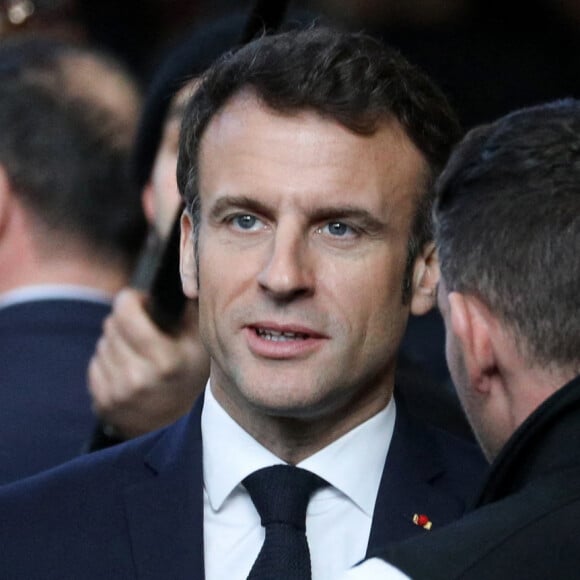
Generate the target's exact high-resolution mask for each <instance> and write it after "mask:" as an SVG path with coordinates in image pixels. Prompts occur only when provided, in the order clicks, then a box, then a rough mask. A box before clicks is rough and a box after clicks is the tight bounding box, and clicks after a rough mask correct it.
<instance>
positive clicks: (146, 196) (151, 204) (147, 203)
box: [141, 180, 155, 226]
mask: <svg viewBox="0 0 580 580" xmlns="http://www.w3.org/2000/svg"><path fill="white" fill-rule="evenodd" d="M141 205H142V206H143V213H144V214H145V218H146V219H147V222H148V223H149V225H150V226H153V225H154V224H155V192H154V191H153V182H152V181H151V180H149V181H148V182H147V184H146V185H145V187H144V188H143V191H142V192H141Z"/></svg>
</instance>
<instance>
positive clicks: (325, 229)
mask: <svg viewBox="0 0 580 580" xmlns="http://www.w3.org/2000/svg"><path fill="white" fill-rule="evenodd" d="M318 232H319V233H321V234H328V235H329V236H332V237H335V238H352V237H354V236H355V235H356V231H355V230H354V228H352V227H351V226H349V225H348V224H345V223H343V222H329V223H327V224H325V225H323V226H321V227H320V228H318Z"/></svg>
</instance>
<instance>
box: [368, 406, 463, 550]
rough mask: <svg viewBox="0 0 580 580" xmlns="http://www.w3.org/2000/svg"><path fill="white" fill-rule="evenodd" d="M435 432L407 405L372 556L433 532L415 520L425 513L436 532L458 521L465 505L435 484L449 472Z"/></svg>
mask: <svg viewBox="0 0 580 580" xmlns="http://www.w3.org/2000/svg"><path fill="white" fill-rule="evenodd" d="M439 453H440V452H439V450H438V445H437V443H436V441H434V439H433V433H432V432H431V431H427V430H426V429H425V427H423V425H422V424H421V423H419V422H417V421H415V420H413V419H412V418H411V417H410V416H409V415H408V414H407V412H406V411H405V409H404V407H403V405H398V406H397V418H396V421H395V429H394V432H393V438H392V440H391V445H390V447H389V453H388V455H387V460H386V462H385V468H384V470H383V475H382V478H381V484H380V486H379V493H378V495H377V502H376V504H375V510H374V513H373V521H372V526H371V533H370V538H369V544H368V547H367V554H370V553H371V552H373V551H375V550H376V549H377V548H381V547H385V546H387V545H388V544H390V543H393V542H398V541H401V540H403V539H405V538H408V537H410V536H414V535H417V534H424V533H428V531H427V530H424V529H422V528H421V527H420V526H418V525H417V524H415V523H414V522H413V516H414V515H415V514H425V515H427V516H428V518H429V519H430V521H431V522H432V524H433V529H436V528H438V527H440V526H442V525H444V524H445V523H448V522H449V521H451V520H453V519H455V518H457V517H459V516H460V515H461V514H462V513H463V509H464V506H463V503H462V502H461V501H459V500H458V499H457V498H456V497H454V496H452V495H451V494H449V493H447V492H446V491H444V490H440V489H438V488H437V487H436V486H435V485H434V481H435V480H436V479H437V478H438V477H439V476H440V475H441V474H442V473H443V472H444V466H443V463H442V461H441V459H440V454H439Z"/></svg>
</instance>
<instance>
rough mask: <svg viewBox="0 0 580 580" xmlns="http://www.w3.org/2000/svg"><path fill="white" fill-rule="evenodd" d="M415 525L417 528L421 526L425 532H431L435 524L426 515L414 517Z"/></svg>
mask: <svg viewBox="0 0 580 580" xmlns="http://www.w3.org/2000/svg"><path fill="white" fill-rule="evenodd" d="M413 523H414V524H415V525H416V526H421V527H422V528H423V529H425V530H430V529H431V526H432V525H433V522H432V521H431V520H430V519H429V518H428V517H427V516H426V515H425V514H415V515H414V516H413Z"/></svg>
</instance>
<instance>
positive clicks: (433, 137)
mask: <svg viewBox="0 0 580 580" xmlns="http://www.w3.org/2000/svg"><path fill="white" fill-rule="evenodd" d="M245 91H247V92H250V93H252V94H254V95H255V96H256V97H257V99H259V100H260V101H261V102H263V103H264V104H265V105H266V106H268V107H270V108H271V109H272V110H274V111H278V112H280V113H282V114H295V113H299V112H301V111H312V112H314V113H316V114H319V115H321V116H322V117H325V118H328V119H330V120H333V121H336V122H337V123H339V124H341V125H342V126H344V127H346V128H347V129H349V130H350V131H353V132H355V133H358V134H362V135H371V134H373V133H374V132H375V131H376V130H378V129H379V128H380V127H381V126H382V125H384V124H386V123H388V122H390V121H392V120H395V121H397V122H398V123H399V124H400V125H401V126H402V128H403V130H404V131H405V132H406V134H407V136H408V137H409V138H410V140H411V141H412V142H413V143H414V144H415V145H416V146H417V148H418V149H419V150H420V151H421V153H422V154H423V156H424V157H425V160H426V162H427V165H428V167H429V175H426V176H425V183H426V188H425V189H426V191H427V190H428V189H429V185H430V183H431V180H432V179H433V177H434V176H435V175H436V174H437V173H438V172H439V171H440V170H441V169H442V167H443V165H444V164H445V162H446V161H447V158H448V155H449V153H450V150H451V147H452V146H453V144H454V143H455V141H456V139H457V138H458V135H459V128H458V124H457V121H456V118H455V116H454V114H453V112H452V111H451V109H450V107H449V105H448V103H447V100H446V99H445V97H444V96H443V94H442V93H441V92H440V91H439V89H438V88H437V87H436V86H434V84H433V83H432V82H431V81H430V80H429V79H428V78H427V77H426V76H425V75H424V74H423V73H422V72H421V71H419V70H418V69H417V68H415V67H414V66H412V65H411V64H409V63H408V62H407V61H406V60H405V59H404V58H403V57H402V56H401V55H400V54H399V53H398V52H397V51H395V50H392V49H389V48H388V47H386V46H384V45H383V44H382V43H381V42H380V41H378V40H375V39H373V38H371V37H369V36H366V35H364V34H361V33H353V32H347V31H339V30H334V29H331V28H327V27H324V26H319V27H310V28H307V29H302V30H300V29H299V30H292V31H289V32H285V33H280V34H275V35H272V36H264V37H261V38H259V39H257V40H255V41H253V42H251V43H249V44H247V45H245V46H244V47H242V48H241V49H239V50H238V51H235V52H233V53H231V54H228V55H226V56H225V57H223V58H222V59H220V60H219V61H218V62H217V63H216V64H214V65H213V66H212V67H211V68H210V69H209V71H208V72H207V74H206V75H204V77H203V79H202V82H201V85H200V86H199V87H198V89H197V90H196V91H195V93H194V95H193V97H192V98H191V100H190V102H189V104H188V106H187V109H186V111H185V115H184V122H183V125H182V136H181V144H180V152H179V160H178V169H177V178H178V184H179V189H180V191H181V193H182V195H183V196H184V197H185V199H186V202H187V203H188V205H189V206H190V207H191V208H192V209H193V211H194V213H195V211H196V210H197V207H196V204H197V202H198V199H197V183H196V182H197V154H198V149H199V143H200V140H201V137H202V136H203V133H204V131H205V128H206V127H207V125H208V124H209V122H210V121H211V119H212V118H213V117H214V116H215V115H216V114H217V113H218V112H219V111H220V110H221V109H223V108H224V107H225V106H226V105H227V103H228V102H229V101H230V100H231V99H232V98H233V97H235V96H236V95H238V94H241V93H243V92H245ZM425 197H427V196H425ZM423 215H424V216H425V212H423ZM426 215H427V219H423V220H419V221H420V222H421V223H420V224H415V228H414V234H415V237H416V238H418V239H417V242H418V245H419V247H420V245H421V244H422V242H423V241H424V238H425V237H426V236H428V235H429V232H428V229H429V228H428V224H427V223H426V222H428V221H429V219H428V218H429V212H426Z"/></svg>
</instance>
